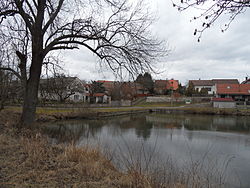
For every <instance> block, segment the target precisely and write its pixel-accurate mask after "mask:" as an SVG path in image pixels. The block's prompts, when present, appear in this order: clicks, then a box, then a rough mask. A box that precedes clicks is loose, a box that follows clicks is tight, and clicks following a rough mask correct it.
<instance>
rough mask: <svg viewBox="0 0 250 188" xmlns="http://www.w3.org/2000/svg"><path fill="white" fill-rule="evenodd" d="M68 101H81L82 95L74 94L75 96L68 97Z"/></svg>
mask: <svg viewBox="0 0 250 188" xmlns="http://www.w3.org/2000/svg"><path fill="white" fill-rule="evenodd" d="M69 101H73V102H80V101H83V94H82V93H79V92H75V94H73V95H71V96H70V97H69Z"/></svg>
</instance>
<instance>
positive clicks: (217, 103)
mask: <svg viewBox="0 0 250 188" xmlns="http://www.w3.org/2000/svg"><path fill="white" fill-rule="evenodd" d="M212 103H213V107H214V108H235V107H236V102H235V101H234V100H233V99H232V98H213V99H212Z"/></svg>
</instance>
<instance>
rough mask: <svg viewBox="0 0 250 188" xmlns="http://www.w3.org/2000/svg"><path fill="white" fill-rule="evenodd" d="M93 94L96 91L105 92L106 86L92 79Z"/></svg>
mask: <svg viewBox="0 0 250 188" xmlns="http://www.w3.org/2000/svg"><path fill="white" fill-rule="evenodd" d="M90 92H91V94H95V93H104V92H105V87H104V86H103V83H102V82H96V81H92V82H91V91H90Z"/></svg>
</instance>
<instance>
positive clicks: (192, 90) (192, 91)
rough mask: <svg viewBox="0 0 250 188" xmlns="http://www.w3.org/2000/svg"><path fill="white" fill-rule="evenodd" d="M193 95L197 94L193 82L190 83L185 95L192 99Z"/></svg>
mask: <svg viewBox="0 0 250 188" xmlns="http://www.w3.org/2000/svg"><path fill="white" fill-rule="evenodd" d="M193 94H196V91H195V88H194V84H193V83H192V82H189V85H188V87H187V89H186V92H185V95H186V96H189V97H191V96H192V95H193Z"/></svg>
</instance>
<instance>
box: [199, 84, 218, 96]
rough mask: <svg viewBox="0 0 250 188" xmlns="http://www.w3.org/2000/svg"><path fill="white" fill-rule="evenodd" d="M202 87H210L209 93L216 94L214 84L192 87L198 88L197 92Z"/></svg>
mask: <svg viewBox="0 0 250 188" xmlns="http://www.w3.org/2000/svg"><path fill="white" fill-rule="evenodd" d="M202 88H207V89H210V91H208V94H209V95H213V94H216V87H215V86H195V87H194V89H195V90H198V91H199V92H200V91H201V89H202Z"/></svg>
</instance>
